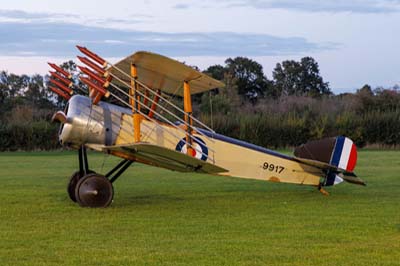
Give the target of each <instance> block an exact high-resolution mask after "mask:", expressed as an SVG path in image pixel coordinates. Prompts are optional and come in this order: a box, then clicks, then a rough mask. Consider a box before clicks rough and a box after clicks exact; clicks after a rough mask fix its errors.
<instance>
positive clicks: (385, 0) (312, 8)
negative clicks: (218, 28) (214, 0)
mask: <svg viewBox="0 0 400 266" xmlns="http://www.w3.org/2000/svg"><path fill="white" fill-rule="evenodd" d="M222 2H225V3H226V5H227V6H228V7H244V6H248V7H254V8H259V9H286V10H299V11H305V12H353V13H393V12H399V11H400V0H352V1H349V0H323V1H319V0H222Z"/></svg>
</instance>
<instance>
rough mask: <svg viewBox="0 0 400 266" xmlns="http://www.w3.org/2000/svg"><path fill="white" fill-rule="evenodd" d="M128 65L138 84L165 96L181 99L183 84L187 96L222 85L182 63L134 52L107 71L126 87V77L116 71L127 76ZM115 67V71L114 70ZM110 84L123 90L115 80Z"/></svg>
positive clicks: (150, 54)
mask: <svg viewBox="0 0 400 266" xmlns="http://www.w3.org/2000/svg"><path fill="white" fill-rule="evenodd" d="M131 64H134V65H135V66H136V68H137V75H138V80H139V81H140V82H142V83H144V84H145V85H146V86H148V87H150V88H152V89H160V90H161V91H163V92H165V93H167V94H173V95H179V96H183V82H184V81H187V82H189V83H190V90H191V94H196V93H201V92H205V91H209V90H212V89H215V88H222V87H224V86H225V85H224V84H223V83H222V82H220V81H218V80H215V79H213V78H211V77H209V76H207V75H206V74H204V73H201V72H199V71H196V70H195V69H193V68H191V67H189V66H187V65H185V64H182V63H180V62H178V61H176V60H173V59H171V58H168V57H165V56H162V55H158V54H154V53H149V52H136V53H135V54H133V55H131V56H128V57H127V58H125V59H123V60H121V61H120V62H118V63H116V64H115V66H114V67H111V68H110V69H108V71H110V72H111V73H112V74H114V75H116V76H117V77H118V78H119V79H122V80H124V81H125V82H126V83H128V84H129V83H130V78H129V77H127V76H126V75H124V74H122V73H121V72H120V71H119V70H122V71H123V72H125V73H130V66H131ZM117 68H118V69H119V70H117ZM114 82H115V83H116V84H118V85H120V86H122V87H125V85H124V84H122V83H121V82H118V81H117V80H115V81H114Z"/></svg>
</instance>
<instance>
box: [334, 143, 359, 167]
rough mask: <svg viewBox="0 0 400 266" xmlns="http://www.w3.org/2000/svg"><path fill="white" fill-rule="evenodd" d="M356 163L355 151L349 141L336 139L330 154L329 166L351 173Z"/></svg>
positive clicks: (354, 147)
mask: <svg viewBox="0 0 400 266" xmlns="http://www.w3.org/2000/svg"><path fill="white" fill-rule="evenodd" d="M356 162H357V149H356V146H355V145H354V143H353V141H351V139H349V138H346V137H342V136H341V137H337V138H336V144H335V148H334V150H333V153H332V159H331V165H334V166H337V167H338V168H340V169H344V170H346V171H348V172H352V171H353V170H354V168H355V166H356Z"/></svg>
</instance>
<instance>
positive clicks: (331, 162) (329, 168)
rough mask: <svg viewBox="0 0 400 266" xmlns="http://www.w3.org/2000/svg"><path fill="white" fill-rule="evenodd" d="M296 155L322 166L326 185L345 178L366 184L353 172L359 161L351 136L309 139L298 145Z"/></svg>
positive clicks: (323, 183)
mask: <svg viewBox="0 0 400 266" xmlns="http://www.w3.org/2000/svg"><path fill="white" fill-rule="evenodd" d="M294 155H295V156H296V157H297V158H299V159H300V160H301V159H303V160H302V161H303V162H308V163H309V164H311V165H314V166H317V167H318V166H320V168H321V169H323V170H324V171H325V173H326V175H325V179H324V181H323V182H321V183H322V185H324V186H331V185H335V184H338V183H341V182H342V181H343V180H346V181H347V182H350V183H355V184H360V185H365V182H364V181H362V180H361V179H359V178H358V177H357V176H356V175H355V174H354V173H353V170H354V168H355V166H356V163H357V149H356V146H355V145H354V143H353V141H352V140H351V139H349V138H346V137H343V136H339V137H334V138H326V139H322V140H316V141H309V142H307V143H306V144H303V145H301V146H299V147H297V148H296V149H295V151H294ZM312 162H314V163H312ZM318 162H320V163H318Z"/></svg>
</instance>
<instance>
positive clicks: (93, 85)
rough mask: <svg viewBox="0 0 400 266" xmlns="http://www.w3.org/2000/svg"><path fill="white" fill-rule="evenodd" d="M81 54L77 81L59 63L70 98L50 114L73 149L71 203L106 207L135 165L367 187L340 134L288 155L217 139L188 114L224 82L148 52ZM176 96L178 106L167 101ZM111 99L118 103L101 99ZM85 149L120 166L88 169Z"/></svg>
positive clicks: (62, 87)
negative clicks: (109, 57) (113, 56)
mask: <svg viewBox="0 0 400 266" xmlns="http://www.w3.org/2000/svg"><path fill="white" fill-rule="evenodd" d="M77 48H78V49H79V50H80V51H81V52H82V53H83V56H78V59H79V61H81V62H82V63H83V64H84V66H79V69H80V71H81V73H80V75H79V78H80V80H81V81H82V82H83V83H84V84H86V85H87V87H88V92H87V95H86V96H85V95H79V94H77V95H74V94H75V93H76V92H77V91H79V89H80V88H75V87H76V85H75V84H74V82H73V81H72V79H71V78H72V76H71V74H70V73H69V72H67V71H66V70H64V69H62V68H60V67H59V66H57V65H56V64H51V63H49V65H50V66H51V67H52V68H53V69H54V70H55V71H51V72H50V74H51V78H50V82H51V84H52V85H50V86H49V88H50V89H51V90H52V91H53V92H55V93H56V94H58V95H59V96H61V97H63V98H65V99H66V100H67V105H66V108H65V110H64V111H58V112H56V113H55V114H54V116H53V120H54V121H58V122H61V127H60V131H59V141H60V142H61V144H62V145H64V146H68V147H71V148H74V149H77V150H78V159H79V169H77V171H76V172H75V173H73V174H72V176H71V178H70V181H69V183H68V189H67V191H68V195H69V197H70V199H71V200H72V201H74V202H77V203H78V204H79V205H80V206H83V207H107V206H109V205H110V204H111V202H112V200H113V196H114V189H113V185H112V184H113V182H115V181H116V180H117V178H119V177H120V176H121V174H123V172H124V171H125V170H126V169H128V167H130V165H131V164H132V163H133V162H139V163H143V164H148V165H152V166H156V167H162V168H167V169H170V170H174V171H180V172H194V173H206V174H211V175H220V176H233V177H239V178H251V179H259V180H265V181H272V182H282V183H293V184H301V185H309V186H315V187H317V188H318V189H319V190H320V191H321V192H323V193H326V194H327V192H326V191H325V190H324V187H326V186H332V185H336V184H339V183H341V182H343V181H347V182H350V183H354V184H360V185H365V183H364V181H363V180H361V179H360V178H358V177H357V176H356V175H355V174H354V173H353V170H354V167H355V165H356V161H357V151H356V147H355V145H354V144H353V142H352V141H351V140H350V139H348V138H346V137H343V136H339V137H333V138H327V139H323V140H317V141H311V142H308V143H306V144H304V145H301V146H300V147H298V148H296V149H295V152H294V156H287V155H284V154H281V153H278V152H275V151H272V150H269V149H266V148H264V147H260V146H256V145H253V144H251V143H248V142H244V141H240V140H237V139H233V138H230V137H227V136H224V135H221V134H218V133H216V132H215V131H214V130H213V129H211V128H210V127H208V126H207V125H205V124H204V123H202V122H201V121H200V120H199V119H197V118H196V117H194V116H193V112H192V100H191V97H192V95H194V94H198V93H204V92H207V91H210V90H212V89H215V88H222V87H224V84H223V83H222V82H220V81H218V80H215V79H213V78H211V77H209V76H207V75H205V74H204V73H201V72H199V71H196V70H194V69H193V68H191V67H189V66H187V65H185V64H183V63H180V62H178V61H175V60H173V59H170V58H167V57H165V56H162V55H158V54H154V53H150V52H136V53H134V54H133V55H130V56H128V57H126V58H125V59H122V60H121V61H119V62H118V63H116V64H112V63H110V62H108V61H106V60H105V59H103V58H101V57H100V56H98V55H97V54H95V53H93V52H91V51H90V50H88V49H87V48H85V47H80V46H77ZM172 96H175V97H179V98H180V99H182V101H183V108H180V107H179V106H177V104H174V103H173V101H171V97H172ZM107 98H112V99H113V100H116V101H117V102H118V103H119V104H112V103H110V102H107V101H106V100H104V99H107ZM87 149H91V150H95V151H99V152H104V153H107V154H111V155H114V156H117V157H120V158H121V159H122V160H121V162H120V163H118V164H117V165H116V166H115V167H114V168H113V169H111V170H110V171H109V172H108V173H106V174H104V175H103V174H100V173H96V172H94V171H92V170H91V169H90V167H89V162H88V158H87V157H88V156H87V152H86V150H87Z"/></svg>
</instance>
